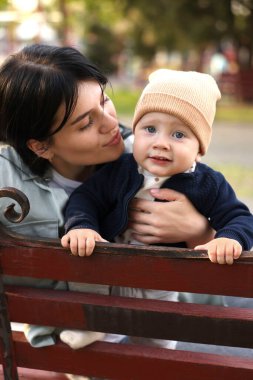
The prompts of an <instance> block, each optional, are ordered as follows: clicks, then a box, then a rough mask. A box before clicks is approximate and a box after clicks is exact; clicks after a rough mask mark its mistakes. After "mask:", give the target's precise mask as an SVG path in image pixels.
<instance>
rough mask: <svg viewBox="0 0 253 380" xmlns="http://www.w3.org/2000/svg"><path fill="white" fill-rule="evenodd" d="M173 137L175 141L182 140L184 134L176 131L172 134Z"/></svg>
mask: <svg viewBox="0 0 253 380" xmlns="http://www.w3.org/2000/svg"><path fill="white" fill-rule="evenodd" d="M173 136H174V137H175V138H176V139H182V138H183V137H185V134H184V133H183V132H180V131H176V132H174V133H173Z"/></svg>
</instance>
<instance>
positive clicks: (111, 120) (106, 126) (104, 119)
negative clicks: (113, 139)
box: [100, 112, 118, 133]
mask: <svg viewBox="0 0 253 380" xmlns="http://www.w3.org/2000/svg"><path fill="white" fill-rule="evenodd" d="M117 125H118V121H117V119H116V118H115V117H114V116H112V115H110V114H109V113H108V112H104V113H103V114H102V115H101V124H100V132H101V133H108V132H110V131H111V130H112V129H114V128H115V127H116V126H117Z"/></svg>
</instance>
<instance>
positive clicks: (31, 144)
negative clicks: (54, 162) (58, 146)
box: [26, 139, 53, 160]
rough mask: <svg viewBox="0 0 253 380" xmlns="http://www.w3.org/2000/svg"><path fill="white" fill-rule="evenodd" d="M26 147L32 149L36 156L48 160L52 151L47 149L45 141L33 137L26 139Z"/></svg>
mask: <svg viewBox="0 0 253 380" xmlns="http://www.w3.org/2000/svg"><path fill="white" fill-rule="evenodd" d="M26 144H27V147H28V148H29V149H30V150H32V151H33V152H34V153H35V154H36V156H38V157H42V158H45V159H46V160H50V159H51V158H52V156H53V153H52V152H51V150H50V149H49V146H48V143H47V142H46V141H39V140H35V139H30V140H28V141H27V143H26Z"/></svg>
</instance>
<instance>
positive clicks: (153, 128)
mask: <svg viewBox="0 0 253 380" xmlns="http://www.w3.org/2000/svg"><path fill="white" fill-rule="evenodd" d="M145 130H146V131H147V132H148V133H155V132H156V128H155V127H145Z"/></svg>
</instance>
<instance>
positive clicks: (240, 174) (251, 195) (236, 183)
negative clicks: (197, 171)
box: [210, 163, 253, 200]
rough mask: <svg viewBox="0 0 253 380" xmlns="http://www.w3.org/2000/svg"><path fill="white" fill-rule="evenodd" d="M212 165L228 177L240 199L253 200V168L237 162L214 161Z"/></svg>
mask: <svg viewBox="0 0 253 380" xmlns="http://www.w3.org/2000/svg"><path fill="white" fill-rule="evenodd" d="M210 166H211V167H212V168H213V169H215V170H218V171H220V172H221V173H222V174H223V175H224V176H225V177H226V179H227V181H228V182H229V183H230V185H231V186H232V187H233V189H234V190H235V192H236V195H237V197H238V198H239V199H252V200H253V169H251V168H250V167H245V166H242V165H235V164H233V165H229V164H223V165H219V164H217V163H213V164H211V165H210Z"/></svg>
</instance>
